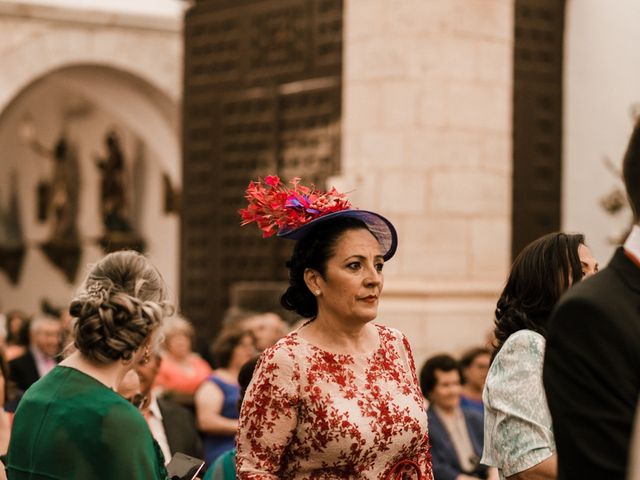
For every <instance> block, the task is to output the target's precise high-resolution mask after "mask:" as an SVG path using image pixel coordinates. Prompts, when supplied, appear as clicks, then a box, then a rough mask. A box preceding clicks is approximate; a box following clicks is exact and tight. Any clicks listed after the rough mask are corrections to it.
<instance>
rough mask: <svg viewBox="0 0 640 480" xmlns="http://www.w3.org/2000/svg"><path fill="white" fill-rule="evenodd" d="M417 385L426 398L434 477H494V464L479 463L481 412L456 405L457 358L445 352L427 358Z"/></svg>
mask: <svg viewBox="0 0 640 480" xmlns="http://www.w3.org/2000/svg"><path fill="white" fill-rule="evenodd" d="M420 388H421V389H422V394H423V395H424V396H425V397H426V398H427V399H428V400H429V402H430V406H429V410H428V417H429V441H430V442H431V458H432V462H433V474H434V477H435V478H436V480H466V479H469V480H471V479H492V478H497V477H498V474H497V471H496V469H495V468H488V467H486V466H484V465H480V457H481V456H482V446H483V443H484V434H483V432H484V426H483V418H482V415H481V414H480V413H478V412H476V411H474V410H472V409H470V408H462V407H461V406H460V397H461V394H462V385H461V383H460V370H459V364H458V362H457V361H456V360H455V359H454V358H453V357H451V356H449V355H436V356H434V357H431V358H430V359H428V360H427V361H426V362H425V364H424V366H423V367H422V369H421V370H420Z"/></svg>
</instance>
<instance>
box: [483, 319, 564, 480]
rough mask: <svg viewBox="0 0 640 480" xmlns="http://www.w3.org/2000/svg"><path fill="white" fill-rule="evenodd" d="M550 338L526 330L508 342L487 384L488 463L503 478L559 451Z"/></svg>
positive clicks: (492, 367) (485, 441)
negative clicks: (548, 366) (547, 384)
mask: <svg viewBox="0 0 640 480" xmlns="http://www.w3.org/2000/svg"><path fill="white" fill-rule="evenodd" d="M544 349H545V339H544V337H543V336H542V335H540V334H539V333H536V332H533V331H531V330H520V331H519V332H516V333H514V334H512V335H511V336H510V337H509V338H508V339H507V341H506V342H505V343H504V345H503V346H502V348H501V349H500V351H499V352H498V354H497V355H496V358H495V359H494V360H493V363H492V364H491V368H490V369H489V374H488V375H487V380H486V383H485V387H484V392H483V395H482V398H483V400H484V406H485V413H484V455H483V458H482V463H484V464H485V465H490V466H495V467H498V469H499V473H500V478H501V479H504V478H505V477H508V476H511V475H514V474H516V473H519V472H522V471H523V470H527V469H529V468H531V467H533V466H535V465H537V464H538V463H540V462H542V461H543V460H545V459H547V458H548V457H550V456H551V455H552V454H553V453H554V452H555V450H556V445H555V441H554V437H553V430H552V426H551V413H550V412H549V407H548V406H547V397H546V395H545V393H544V387H543V385H542V365H543V361H544Z"/></svg>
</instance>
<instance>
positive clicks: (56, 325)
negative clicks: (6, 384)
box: [9, 316, 61, 392]
mask: <svg viewBox="0 0 640 480" xmlns="http://www.w3.org/2000/svg"><path fill="white" fill-rule="evenodd" d="M29 330H30V331H29V335H30V337H31V342H30V345H29V350H27V351H26V352H25V353H24V354H23V355H21V356H20V357H18V358H15V359H13V360H11V362H9V372H10V376H11V380H13V381H14V382H15V383H16V386H17V388H18V390H19V391H22V392H24V391H26V390H27V389H28V388H29V387H30V386H31V385H32V384H34V383H35V382H36V381H38V379H39V378H41V377H44V376H45V375H46V374H47V373H49V372H50V371H51V370H53V367H55V366H56V364H57V363H58V355H59V354H60V349H61V346H60V332H61V326H60V322H59V321H58V319H56V318H54V317H46V316H38V317H35V318H34V319H33V320H31V326H30V329H29Z"/></svg>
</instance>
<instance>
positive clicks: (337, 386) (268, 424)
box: [237, 326, 432, 480]
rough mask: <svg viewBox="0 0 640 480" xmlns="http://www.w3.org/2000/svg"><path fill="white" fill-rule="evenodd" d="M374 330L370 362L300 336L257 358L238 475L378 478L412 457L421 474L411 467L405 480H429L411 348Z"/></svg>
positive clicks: (396, 335)
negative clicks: (377, 340) (376, 340)
mask: <svg viewBox="0 0 640 480" xmlns="http://www.w3.org/2000/svg"><path fill="white" fill-rule="evenodd" d="M377 329H378V333H379V337H380V347H379V348H378V349H377V350H376V351H375V352H373V353H371V354H369V355H340V354H333V353H329V352H326V351H324V350H322V349H320V348H318V347H315V346H313V345H311V344H309V343H308V342H307V341H306V340H304V339H302V338H300V336H299V335H298V334H297V333H296V332H293V333H291V334H290V335H288V336H287V337H285V338H284V339H282V340H281V341H280V342H278V344H276V345H275V346H274V347H272V348H271V349H269V350H267V351H266V352H264V353H263V355H262V357H261V359H260V362H259V365H258V367H257V370H256V373H255V374H254V380H253V382H252V384H251V386H250V387H249V389H248V391H247V394H246V396H245V400H244V402H243V405H242V412H241V415H240V428H239V434H238V443H237V445H238V455H237V465H238V478H240V479H247V480H262V479H275V478H278V479H296V480H302V479H337V478H340V479H376V480H378V479H380V480H383V479H386V478H387V476H388V475H390V474H391V472H392V470H393V472H394V477H393V478H396V477H395V475H396V474H398V470H399V469H396V470H394V466H395V465H396V464H398V462H401V461H402V460H411V461H412V462H415V464H417V465H418V467H419V470H420V473H421V477H417V476H416V474H415V473H412V472H414V471H415V467H411V466H409V465H408V464H407V468H406V469H404V468H401V469H400V470H402V471H406V478H423V479H428V480H432V475H431V459H430V455H429V452H428V450H429V442H428V435H427V414H426V410H425V405H424V400H423V398H422V395H421V392H420V388H419V386H418V380H417V377H416V373H415V364H414V361H413V357H412V355H411V350H410V348H409V343H408V342H407V339H406V338H405V337H404V335H402V334H401V333H400V332H398V331H396V330H393V329H390V328H387V327H383V326H377ZM412 475H413V476H412ZM398 478H402V477H398Z"/></svg>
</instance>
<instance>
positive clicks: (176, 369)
mask: <svg viewBox="0 0 640 480" xmlns="http://www.w3.org/2000/svg"><path fill="white" fill-rule="evenodd" d="M162 334H163V335H164V342H163V351H162V362H161V363H160V370H159V371H158V376H157V377H156V386H157V387H158V390H159V391H158V392H157V393H158V394H159V392H160V391H161V392H162V396H170V397H171V398H172V399H173V400H175V401H176V402H178V403H180V404H182V405H185V406H187V407H192V406H193V395H194V394H195V393H196V390H197V389H198V387H199V386H200V384H201V383H202V382H203V381H205V380H206V379H207V377H208V376H209V375H211V367H210V366H209V364H208V363H207V362H206V361H205V360H204V359H203V358H202V357H200V355H198V354H197V353H195V352H193V350H192V340H193V336H194V330H193V326H192V325H191V323H190V322H189V321H187V320H186V319H185V318H183V317H181V316H179V315H175V316H173V317H171V318H168V319H167V320H166V321H165V323H164V325H163V327H162ZM184 453H186V452H184Z"/></svg>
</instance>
